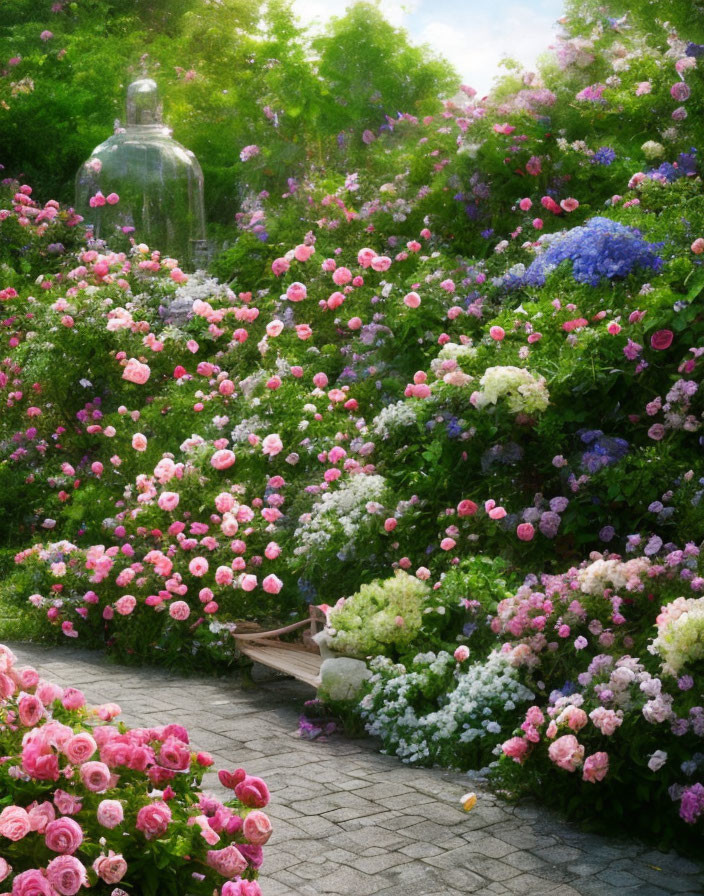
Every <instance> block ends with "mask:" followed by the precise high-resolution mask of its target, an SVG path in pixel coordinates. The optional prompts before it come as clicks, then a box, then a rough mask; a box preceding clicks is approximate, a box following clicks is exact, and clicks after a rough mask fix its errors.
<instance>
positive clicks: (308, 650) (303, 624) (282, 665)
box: [234, 606, 325, 689]
mask: <svg viewBox="0 0 704 896" xmlns="http://www.w3.org/2000/svg"><path fill="white" fill-rule="evenodd" d="M324 625H325V613H324V612H323V611H322V610H321V609H320V608H319V607H315V606H311V607H310V610H309V618H308V619H301V620H300V621H299V622H294V623H292V624H291V625H285V626H283V627H282V628H277V629H274V630H273V631H268V632H262V631H255V632H245V633H243V634H237V633H236V632H235V635H234V638H235V643H236V644H237V648H238V650H239V651H240V653H243V654H244V655H245V656H247V657H249V659H251V660H252V661H253V662H255V663H261V665H262V666H268V667H269V668H270V669H276V670H277V671H278V672H284V673H285V674H286V675H290V676H292V677H293V678H296V679H298V681H302V682H304V683H305V684H308V685H310V686H311V687H313V688H316V689H317V688H318V686H319V685H320V667H321V665H322V663H323V658H322V657H321V655H320V649H319V647H318V645H317V644H316V643H315V641H314V640H313V635H316V634H317V633H318V632H319V631H321V630H322V628H323V626H324ZM306 628H307V629H308V631H305V632H304V633H303V641H302V642H293V641H282V640H281V639H280V635H286V634H288V633H289V632H295V631H298V630H299V629H306Z"/></svg>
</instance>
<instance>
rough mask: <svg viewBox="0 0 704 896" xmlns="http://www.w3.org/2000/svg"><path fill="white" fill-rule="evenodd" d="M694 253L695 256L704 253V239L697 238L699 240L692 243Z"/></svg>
mask: <svg viewBox="0 0 704 896" xmlns="http://www.w3.org/2000/svg"><path fill="white" fill-rule="evenodd" d="M692 252H694V254H695V255H701V254H702V252H704V238H702V237H700V236H699V237H697V239H696V240H695V241H694V242H693V243H692Z"/></svg>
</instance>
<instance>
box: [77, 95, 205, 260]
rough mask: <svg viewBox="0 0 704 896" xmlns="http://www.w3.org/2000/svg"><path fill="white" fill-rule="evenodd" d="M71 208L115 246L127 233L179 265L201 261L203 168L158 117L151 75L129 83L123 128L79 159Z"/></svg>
mask: <svg viewBox="0 0 704 896" xmlns="http://www.w3.org/2000/svg"><path fill="white" fill-rule="evenodd" d="M76 207H77V209H78V210H79V211H80V213H81V214H82V215H83V216H84V218H85V221H86V224H88V225H89V226H92V228H93V232H94V235H95V237H96V239H103V240H106V241H107V242H108V244H112V245H117V244H119V243H122V242H123V239H124V235H129V236H132V237H134V239H135V240H136V241H137V242H144V243H147V245H148V246H149V247H150V249H158V250H160V251H161V253H162V255H170V256H173V257H175V258H178V260H179V262H180V263H181V265H182V266H184V267H191V268H193V267H195V266H198V265H199V264H201V263H202V262H203V260H204V255H205V252H206V243H205V209H204V204H203V172H202V171H201V167H200V165H199V164H198V160H197V159H196V157H195V156H194V155H193V153H192V152H190V150H188V149H186V148H185V147H184V146H181V144H180V143H177V142H176V140H174V139H173V138H172V136H171V131H170V129H169V128H168V127H166V126H165V125H164V124H163V122H162V117H161V103H160V101H159V93H158V88H157V85H156V82H154V81H152V80H151V78H141V79H140V80H138V81H134V82H133V83H132V84H130V86H129V87H128V89H127V127H126V128H119V129H118V130H117V131H116V133H115V134H114V135H113V136H112V137H109V138H108V139H107V140H106V141H105V142H104V143H101V144H100V146H97V147H96V148H95V149H94V150H93V152H92V154H91V157H90V158H89V159H88V161H87V162H85V163H84V164H83V165H82V166H81V168H80V170H79V172H78V174H77V176H76ZM115 237H123V239H115Z"/></svg>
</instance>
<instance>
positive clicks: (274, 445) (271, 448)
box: [262, 433, 284, 457]
mask: <svg viewBox="0 0 704 896" xmlns="http://www.w3.org/2000/svg"><path fill="white" fill-rule="evenodd" d="M283 448H284V443H283V442H282V441H281V438H280V436H279V435H278V433H272V434H271V435H268V436H265V438H264V441H263V442H262V453H263V454H268V455H269V456H270V457H274V456H275V455H277V454H279V453H280V452H281V451H283Z"/></svg>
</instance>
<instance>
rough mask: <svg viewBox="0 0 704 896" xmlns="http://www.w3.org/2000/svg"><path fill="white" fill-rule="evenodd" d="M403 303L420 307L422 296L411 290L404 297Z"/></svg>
mask: <svg viewBox="0 0 704 896" xmlns="http://www.w3.org/2000/svg"><path fill="white" fill-rule="evenodd" d="M403 303H404V305H408V307H409V308H418V307H419V306H420V296H419V295H418V293H417V292H409V293H407V295H405V296H404V297H403Z"/></svg>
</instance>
